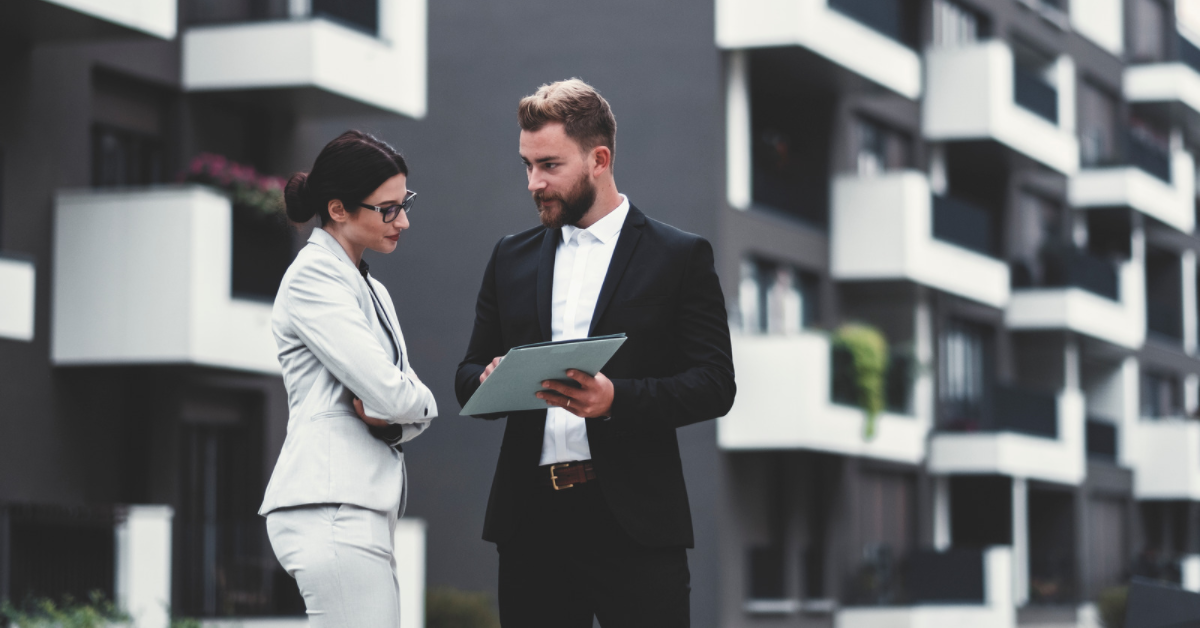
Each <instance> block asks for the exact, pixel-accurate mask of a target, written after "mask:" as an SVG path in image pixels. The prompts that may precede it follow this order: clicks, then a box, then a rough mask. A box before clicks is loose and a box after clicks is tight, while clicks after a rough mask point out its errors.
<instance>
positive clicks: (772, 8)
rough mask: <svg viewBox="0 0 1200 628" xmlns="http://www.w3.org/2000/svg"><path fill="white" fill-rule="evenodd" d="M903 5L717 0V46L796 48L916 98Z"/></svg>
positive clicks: (850, 0)
mask: <svg viewBox="0 0 1200 628" xmlns="http://www.w3.org/2000/svg"><path fill="white" fill-rule="evenodd" d="M907 5H908V3H906V2H903V0H717V24H716V27H717V29H716V30H717V33H716V40H717V46H718V47H720V48H722V49H726V50H740V49H746V48H765V47H780V46H798V47H801V48H804V49H807V50H809V51H811V52H813V53H815V54H816V55H817V56H819V57H822V58H824V59H826V60H828V61H830V62H832V63H833V64H835V65H837V66H840V67H842V68H845V69H846V70H848V71H849V72H851V73H852V74H854V75H856V76H860V77H862V78H865V79H867V80H869V81H872V82H874V83H876V84H878V85H882V86H883V87H886V88H887V89H890V90H891V91H893V92H896V93H897V94H900V95H902V96H905V97H907V98H912V99H916V98H918V97H920V95H921V59H920V57H919V56H918V55H917V53H916V52H915V51H914V50H913V47H912V44H913V39H915V38H914V37H913V33H912V32H911V31H912V27H911V24H915V21H913V20H911V17H912V16H909V15H907V8H906V7H907Z"/></svg>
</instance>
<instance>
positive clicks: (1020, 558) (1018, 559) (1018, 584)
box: [1012, 478, 1029, 607]
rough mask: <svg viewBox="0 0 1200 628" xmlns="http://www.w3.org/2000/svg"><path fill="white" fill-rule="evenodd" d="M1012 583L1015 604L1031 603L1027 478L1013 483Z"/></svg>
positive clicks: (1017, 479)
mask: <svg viewBox="0 0 1200 628" xmlns="http://www.w3.org/2000/svg"><path fill="white" fill-rule="evenodd" d="M1012 518H1013V519H1012V545H1013V560H1012V576H1013V579H1012V582H1013V604H1015V605H1016V606H1018V607H1020V606H1024V605H1025V604H1026V603H1027V602H1028V601H1029V483H1028V480H1026V479H1025V478H1013V481H1012Z"/></svg>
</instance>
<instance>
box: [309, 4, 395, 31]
mask: <svg viewBox="0 0 1200 628" xmlns="http://www.w3.org/2000/svg"><path fill="white" fill-rule="evenodd" d="M312 14H313V16H316V17H327V18H331V19H333V20H335V21H337V22H341V23H343V24H346V25H348V26H353V27H354V28H357V29H360V30H363V31H366V32H368V33H370V34H372V35H376V34H378V33H379V2H378V0H312Z"/></svg>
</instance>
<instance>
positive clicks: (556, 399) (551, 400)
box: [537, 391, 576, 408]
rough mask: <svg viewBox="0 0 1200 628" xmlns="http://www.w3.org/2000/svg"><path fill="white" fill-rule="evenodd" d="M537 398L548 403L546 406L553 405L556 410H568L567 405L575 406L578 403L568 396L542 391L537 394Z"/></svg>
mask: <svg viewBox="0 0 1200 628" xmlns="http://www.w3.org/2000/svg"><path fill="white" fill-rule="evenodd" d="M537 398H538V399H541V400H542V401H545V402H546V405H551V406H554V407H556V408H566V407H567V403H568V402H570V403H572V404H575V403H576V401H575V400H574V399H572V398H570V397H568V396H566V395H560V394H558V393H556V392H549V391H542V392H539V393H538V394H537Z"/></svg>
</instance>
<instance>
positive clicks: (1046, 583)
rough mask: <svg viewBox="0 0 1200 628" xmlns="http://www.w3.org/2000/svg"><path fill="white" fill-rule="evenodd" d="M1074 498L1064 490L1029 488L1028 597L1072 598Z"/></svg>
mask: <svg viewBox="0 0 1200 628" xmlns="http://www.w3.org/2000/svg"><path fill="white" fill-rule="evenodd" d="M1075 533H1076V526H1075V499H1074V494H1073V493H1070V492H1067V491H1054V490H1039V489H1037V488H1034V487H1032V486H1031V487H1030V488H1029V599H1030V601H1031V602H1033V603H1041V604H1067V603H1069V602H1073V601H1074V600H1075V599H1076V598H1075Z"/></svg>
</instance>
